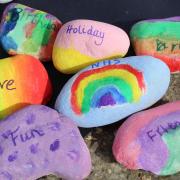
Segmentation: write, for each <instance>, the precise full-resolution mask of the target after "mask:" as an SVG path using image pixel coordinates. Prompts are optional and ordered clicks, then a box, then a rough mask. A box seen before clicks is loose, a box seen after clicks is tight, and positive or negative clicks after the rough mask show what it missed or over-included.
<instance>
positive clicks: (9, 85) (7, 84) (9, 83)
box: [0, 79, 16, 90]
mask: <svg viewBox="0 0 180 180" xmlns="http://www.w3.org/2000/svg"><path fill="white" fill-rule="evenodd" d="M14 84H15V81H14V80H13V79H10V80H7V79H6V80H4V81H0V90H1V89H6V90H15V89H16V88H15V87H14Z"/></svg>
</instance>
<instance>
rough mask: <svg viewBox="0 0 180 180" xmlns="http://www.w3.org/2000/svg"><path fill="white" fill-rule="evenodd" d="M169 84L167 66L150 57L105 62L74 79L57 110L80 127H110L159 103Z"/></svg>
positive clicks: (60, 96)
mask: <svg viewBox="0 0 180 180" xmlns="http://www.w3.org/2000/svg"><path fill="white" fill-rule="evenodd" d="M159 72H161V73H159ZM169 81H170V72H169V68H168V67H167V66H166V64H165V63H163V62H162V61H160V60H158V59H156V58H153V57H150V56H134V57H128V58H123V59H114V60H105V61H101V62H98V63H96V64H93V65H91V66H89V67H88V68H86V69H84V70H82V71H80V72H79V73H77V74H76V75H75V76H73V77H72V78H71V79H70V80H69V81H68V82H67V84H66V85H65V86H64V88H63V89H62V91H61V92H60V94H59V96H58V98H57V100H56V104H55V108H56V109H57V110H58V111H59V112H61V113H63V114H64V115H66V116H67V117H70V118H71V119H72V120H74V121H75V122H76V123H77V124H78V126H80V127H97V126H102V125H107V124H111V123H113V122H116V121H119V120H121V119H123V118H125V117H127V116H129V115H130V114H132V113H134V112H137V111H140V110H142V109H145V108H147V107H149V106H151V105H152V104H154V103H155V102H157V101H158V100H159V99H160V98H161V97H162V96H163V95H164V94H165V92H166V90H167V89H168V86H169Z"/></svg>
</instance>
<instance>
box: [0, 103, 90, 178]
mask: <svg viewBox="0 0 180 180" xmlns="http://www.w3.org/2000/svg"><path fill="white" fill-rule="evenodd" d="M0 142H1V143H0V164H1V166H0V180H11V179H12V180H16V179H17V180H20V179H22V180H33V179H34V180H35V179H38V178H41V177H43V176H45V175H49V174H54V172H56V174H60V175H61V178H63V179H73V180H79V179H85V178H86V177H87V176H88V175H89V174H90V171H91V159H90V153H89V151H88V148H87V146H86V144H85V142H84V140H83V138H82V137H81V135H80V132H79V129H78V127H77V126H76V125H75V123H73V121H72V120H70V119H68V118H67V117H65V116H62V115H60V114H59V113H58V112H57V111H55V110H53V109H51V108H48V107H45V106H41V105H30V106H26V107H25V108H24V109H21V110H19V111H17V112H16V113H15V114H13V116H12V117H11V116H9V117H8V118H6V120H3V121H2V122H1V123H0ZM61 164H63V167H62V165H61ZM7 170H8V171H7ZM20 177H21V178H20Z"/></svg>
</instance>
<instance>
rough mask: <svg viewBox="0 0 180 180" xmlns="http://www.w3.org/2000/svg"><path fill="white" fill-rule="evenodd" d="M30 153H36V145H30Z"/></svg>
mask: <svg viewBox="0 0 180 180" xmlns="http://www.w3.org/2000/svg"><path fill="white" fill-rule="evenodd" d="M30 151H31V153H32V154H36V153H37V152H38V143H37V144H32V145H31V146H30Z"/></svg>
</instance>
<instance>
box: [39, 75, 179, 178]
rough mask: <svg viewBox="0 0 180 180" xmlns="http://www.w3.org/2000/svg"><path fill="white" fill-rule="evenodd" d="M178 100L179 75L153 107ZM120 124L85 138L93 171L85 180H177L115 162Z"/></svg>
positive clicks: (174, 77)
mask: <svg viewBox="0 0 180 180" xmlns="http://www.w3.org/2000/svg"><path fill="white" fill-rule="evenodd" d="M175 100H180V74H174V75H172V78H171V85H170V87H169V90H168V92H167V94H166V95H165V96H164V98H163V99H162V100H161V101H159V102H158V103H157V104H155V105H154V106H157V105H160V104H164V103H166V102H172V101H175ZM121 123H122V122H118V123H115V124H113V125H109V126H105V127H101V128H94V129H92V130H91V131H90V132H89V133H88V134H87V135H86V136H85V137H84V139H85V141H86V143H87V145H88V147H89V149H90V152H91V157H92V164H93V169H92V172H91V174H90V176H89V177H88V178H87V180H179V179H180V173H179V174H176V175H172V176H166V177H158V176H155V175H153V174H151V173H148V172H145V171H142V170H137V171H132V170H128V169H126V168H124V167H123V166H122V165H120V164H118V163H117V162H115V159H114V158H113V155H112V150H111V147H112V143H113V139H114V135H115V133H116V131H117V129H118V127H119V126H120V125H121ZM39 180H59V178H56V177H55V176H48V177H44V178H41V179H39Z"/></svg>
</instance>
